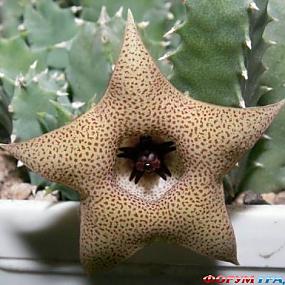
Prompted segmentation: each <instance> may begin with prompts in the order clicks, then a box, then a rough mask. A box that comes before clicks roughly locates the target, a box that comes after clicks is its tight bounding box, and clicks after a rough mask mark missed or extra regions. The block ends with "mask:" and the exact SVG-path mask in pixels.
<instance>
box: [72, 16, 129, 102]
mask: <svg viewBox="0 0 285 285" xmlns="http://www.w3.org/2000/svg"><path fill="white" fill-rule="evenodd" d="M124 25H125V23H124V20H123V19H122V18H121V17H118V16H114V17H113V18H112V19H110V20H109V21H107V22H105V23H102V24H100V23H98V24H95V23H92V22H90V23H88V22H85V23H84V24H83V25H82V26H81V30H80V32H79V34H78V35H77V36H76V38H75V39H74V41H73V42H72V45H71V48H70V52H69V65H68V68H67V77H68V80H69V82H70V84H71V87H72V91H73V100H74V101H82V102H88V101H89V100H90V99H91V98H93V96H94V95H95V94H96V96H97V97H96V101H98V100H99V99H100V98H101V96H102V94H103V91H104V90H105V88H106V86H107V83H108V80H109V77H110V74H111V72H112V65H113V64H114V63H115V60H116V58H117V56H118V53H119V50H120V43H121V39H122V34H123V28H124ZM110 26H112V27H116V29H113V28H111V27H110Z"/></svg>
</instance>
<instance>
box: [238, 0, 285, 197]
mask: <svg viewBox="0 0 285 285" xmlns="http://www.w3.org/2000/svg"><path fill="white" fill-rule="evenodd" d="M269 14H270V15H272V16H273V17H274V18H275V19H276V20H275V21H273V22H272V23H271V24H270V25H269V26H268V28H267V29H266V33H265V38H266V40H267V41H274V42H276V44H275V45H273V46H272V47H270V48H269V49H268V51H267V52H266V54H265V56H264V63H265V65H266V67H267V71H266V72H265V73H264V76H263V78H262V82H261V83H262V84H263V85H262V86H261V90H260V92H261V94H263V95H262V97H261V99H260V101H259V104H260V105H266V104H270V103H272V102H277V101H279V100H281V99H284V98H285V2H284V0H270V1H269ZM284 146H285V110H283V111H282V112H281V113H280V114H279V115H278V117H277V118H276V119H275V121H274V122H273V124H272V125H271V127H270V128H269V129H268V131H267V132H266V135H265V136H264V137H263V139H262V140H261V141H260V142H259V143H258V144H257V145H256V146H255V148H254V149H253V150H252V151H251V153H250V156H249V161H248V165H247V171H246V173H245V178H244V179H243V183H242V185H241V187H240V189H239V190H240V191H245V190H252V191H255V192H271V191H276V192H278V191H281V190H284V188H285V167H284V166H285V148H284Z"/></svg>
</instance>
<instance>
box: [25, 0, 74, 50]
mask: <svg viewBox="0 0 285 285" xmlns="http://www.w3.org/2000/svg"><path fill="white" fill-rule="evenodd" d="M24 19H25V20H24V25H25V27H26V29H27V31H28V39H29V42H30V43H31V44H32V45H33V46H36V47H49V46H52V45H55V44H57V43H61V42H64V41H67V40H70V39H71V38H72V37H73V36H74V35H75V34H76V31H77V26H76V25H75V21H74V16H73V14H72V12H71V11H70V10H69V9H61V8H60V7H59V6H58V5H57V4H56V3H55V2H53V1H52V0H39V1H37V2H36V6H35V7H34V6H32V5H28V6H27V7H26V10H25V14H24Z"/></svg>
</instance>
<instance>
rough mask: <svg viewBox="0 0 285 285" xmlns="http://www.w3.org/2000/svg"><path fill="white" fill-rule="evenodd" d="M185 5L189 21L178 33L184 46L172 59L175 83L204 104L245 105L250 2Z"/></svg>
mask: <svg viewBox="0 0 285 285" xmlns="http://www.w3.org/2000/svg"><path fill="white" fill-rule="evenodd" d="M186 4H187V19H186V21H185V23H184V25H183V26H182V27H181V28H180V29H178V30H177V33H178V34H179V35H180V37H181V44H180V46H179V48H178V50H177V51H176V52H174V53H173V54H172V55H171V56H170V57H169V59H170V61H171V62H172V63H173V75H172V83H173V84H174V85H175V86H176V87H177V88H178V89H180V90H184V91H189V92H190V94H191V96H192V97H194V98H197V99H200V100H202V101H206V102H210V103H214V104H218V105H225V106H236V107H240V106H243V105H244V101H243V98H242V93H241V86H240V78H241V76H242V75H243V76H246V72H247V71H246V69H245V66H244V54H243V52H244V49H243V46H244V44H245V41H246V38H247V37H248V11H247V3H244V1H231V0H222V1H221V0H214V1H210V2H209V1H208V0H189V1H187V3H186Z"/></svg>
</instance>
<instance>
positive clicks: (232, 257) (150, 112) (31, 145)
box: [2, 13, 284, 272]
mask: <svg viewBox="0 0 285 285" xmlns="http://www.w3.org/2000/svg"><path fill="white" fill-rule="evenodd" d="M205 80H207V79H205ZM283 105H284V102H279V103H276V104H273V105H269V106H265V107H258V108H246V109H238V108H228V107H220V106H215V105H211V104H207V103H203V102H199V101H197V100H194V99H192V98H191V97H189V96H186V95H184V94H182V93H181V92H179V91H178V90H177V89H176V88H174V87H173V86H172V85H171V84H170V83H169V82H168V80H167V79H166V78H165V77H164V76H163V75H162V74H161V72H160V71H159V69H158V68H157V67H156V65H155V64H154V62H153V60H152V58H151V57H150V55H149V53H148V52H147V50H146V49H145V47H144V45H143V43H142V41H141V39H140V37H139V35H138V32H137V30H136V27H135V24H134V21H133V18H132V16H131V14H130V13H129V16H128V22H127V25H126V31H125V38H124V41H123V46H122V50H121V54H120V56H119V59H118V62H117V64H116V68H115V71H114V73H113V75H112V78H111V80H110V82H109V86H108V88H107V90H106V94H105V96H104V97H103V99H102V100H101V102H100V103H99V104H97V105H96V106H94V107H93V108H92V109H91V110H90V111H88V112H87V113H86V114H84V115H82V116H80V117H79V118H77V119H76V120H74V121H73V122H72V123H70V124H69V125H66V126H64V127H62V128H60V129H57V130H54V131H52V132H50V133H47V134H45V135H42V136H40V137H37V138H34V139H31V140H29V141H27V142H23V143H15V144H10V145H2V147H3V148H4V149H6V150H7V151H9V152H10V153H11V154H13V155H14V156H15V157H16V158H18V159H20V160H21V161H23V162H24V163H25V164H26V165H27V166H28V167H29V168H31V169H32V170H34V171H36V172H38V173H39V174H41V175H42V176H44V177H46V178H48V179H50V180H52V181H56V182H60V183H63V184H66V185H68V186H71V187H73V188H74V189H76V190H77V191H79V193H80V194H81V234H80V235H81V242H80V243H81V246H80V255H81V261H82V263H83V265H84V266H85V268H86V270H87V271H88V272H94V271H96V270H99V269H102V268H103V269H104V268H109V267H110V266H113V265H114V264H116V263H118V262H120V261H123V260H124V259H126V258H128V257H129V256H131V255H132V254H134V253H135V252H136V251H137V250H139V249H141V248H142V247H143V246H144V245H146V244H147V243H149V242H150V241H152V240H153V239H154V238H156V239H157V238H159V239H162V240H165V241H168V242H175V243H178V244H180V245H181V246H184V247H187V248H190V249H192V250H194V251H196V252H198V253H200V254H203V255H207V256H211V257H213V258H216V259H220V260H224V261H229V262H232V263H237V258H236V242H235V236H234V232H233V228H232V226H231V223H230V221H229V217H228V213H227V210H226V206H225V202H224V197H223V187H222V178H223V175H224V174H225V173H226V172H228V171H229V170H230V169H231V168H232V167H233V166H234V165H235V163H236V162H237V161H238V160H239V159H240V158H241V156H242V155H243V154H244V153H245V152H246V151H247V150H248V149H249V148H251V147H252V146H253V145H254V143H255V142H256V141H257V140H258V138H259V137H260V136H261V135H262V133H263V132H264V131H265V129H266V128H267V127H268V126H269V124H270V123H271V121H272V120H273V118H274V117H275V116H276V114H277V113H278V111H279V110H280V108H281V107H282V106H283ZM145 135H148V136H151V138H153V140H157V141H158V143H163V142H169V141H171V142H173V143H174V144H175V146H176V151H174V149H173V151H172V152H171V153H170V154H167V155H169V156H171V155H172V156H173V157H172V158H173V159H174V160H175V161H174V162H173V161H172V164H171V157H170V158H169V160H170V165H169V168H170V171H171V172H172V176H171V177H167V180H166V181H164V180H163V179H161V178H159V176H158V175H154V176H153V174H146V175H145V177H143V178H142V179H141V181H139V183H138V184H135V183H134V181H129V176H130V173H131V170H132V167H133V165H132V166H131V167H129V166H128V165H127V164H128V163H132V162H130V161H128V160H126V159H122V158H118V157H117V155H118V154H119V148H122V147H130V146H136V144H138V141H139V138H140V137H142V136H145ZM174 153H175V154H174ZM148 155H149V154H148ZM152 158H153V157H152ZM136 159H137V158H136ZM166 160H167V159H166ZM159 163H161V161H159V162H156V164H154V166H153V167H154V169H158V167H159V165H160V164H159ZM165 163H167V161H165ZM139 167H141V166H139ZM142 189H144V190H145V191H142ZM148 191H151V193H150V192H148Z"/></svg>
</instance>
